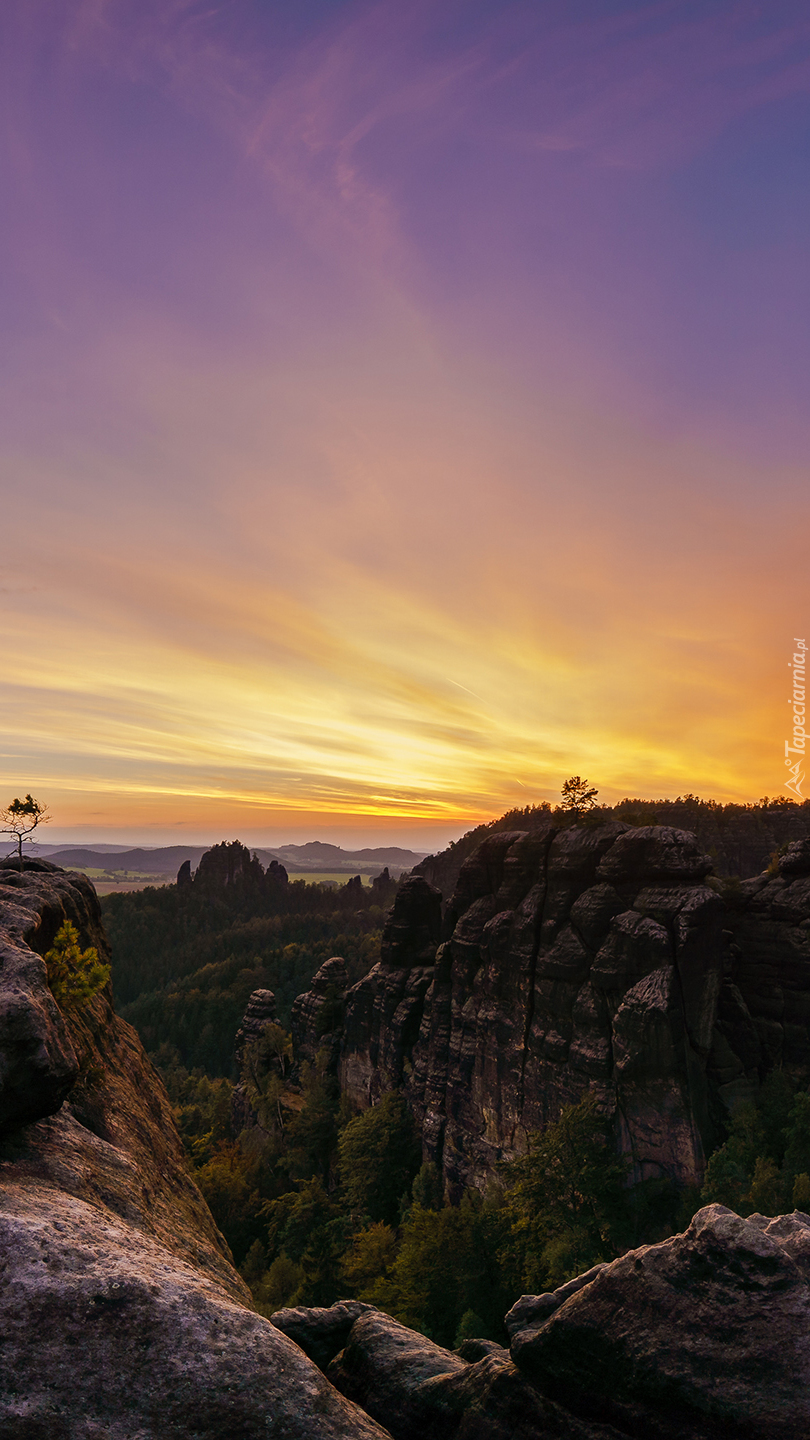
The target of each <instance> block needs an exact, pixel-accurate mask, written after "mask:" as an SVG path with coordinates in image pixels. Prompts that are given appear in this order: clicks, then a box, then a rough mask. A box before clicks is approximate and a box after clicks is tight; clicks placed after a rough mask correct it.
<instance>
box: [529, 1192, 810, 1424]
mask: <svg viewBox="0 0 810 1440" xmlns="http://www.w3.org/2000/svg"><path fill="white" fill-rule="evenodd" d="M809 1282H810V1216H807V1215H803V1214H799V1213H796V1212H794V1214H793V1215H783V1216H780V1217H778V1218H776V1219H769V1218H768V1217H766V1216H763V1215H752V1216H749V1218H748V1219H747V1220H741V1219H740V1217H739V1216H737V1215H734V1214H733V1213H732V1212H731V1211H730V1210H726V1209H724V1208H723V1206H721V1205H710V1206H708V1207H707V1208H706V1209H704V1210H701V1211H699V1212H698V1214H697V1215H696V1216H695V1218H694V1220H693V1221H692V1223H691V1225H690V1226H689V1229H688V1230H687V1231H686V1232H685V1234H683V1235H676V1236H673V1237H672V1238H671V1239H670V1240H665V1241H664V1242H663V1243H661V1244H659V1245H648V1246H644V1247H643V1248H642V1249H640V1250H633V1251H630V1253H629V1254H627V1255H623V1256H622V1257H621V1259H619V1260H614V1261H613V1263H612V1264H611V1265H606V1266H603V1267H601V1268H600V1270H599V1273H598V1274H597V1275H595V1276H594V1277H593V1279H592V1280H591V1282H590V1283H589V1284H587V1285H584V1286H582V1287H581V1288H580V1289H578V1291H577V1292H576V1293H575V1294H573V1295H572V1296H570V1298H568V1299H567V1300H566V1301H565V1302H564V1303H563V1304H562V1305H561V1306H559V1307H557V1308H555V1310H554V1312H553V1313H552V1314H551V1316H550V1317H549V1318H548V1319H546V1320H543V1319H542V1318H541V1319H540V1322H539V1323H535V1324H532V1325H530V1326H529V1327H527V1328H525V1329H519V1330H518V1331H517V1332H516V1333H515V1334H514V1335H513V1337H512V1345H511V1353H512V1358H513V1360H514V1361H515V1362H516V1364H517V1365H518V1367H519V1368H520V1370H521V1371H522V1372H523V1373H524V1374H526V1375H527V1376H529V1377H530V1378H532V1379H533V1380H534V1381H535V1382H536V1383H538V1384H539V1385H541V1386H542V1388H543V1391H544V1392H545V1393H546V1394H548V1395H550V1396H551V1397H552V1398H554V1399H555V1400H557V1402H558V1403H561V1404H563V1405H565V1407H566V1408H568V1409H571V1410H573V1411H574V1412H575V1413H577V1414H579V1415H580V1416H583V1417H585V1418H597V1419H599V1420H600V1421H607V1422H609V1423H610V1424H612V1425H614V1426H616V1428H617V1429H618V1430H619V1431H620V1432H621V1433H628V1434H631V1435H650V1434H654V1435H657V1436H661V1437H662V1440H683V1437H689V1440H691V1437H701V1440H703V1437H706V1440H708V1437H714V1436H715V1435H717V1436H726V1435H734V1436H739V1437H741V1440H754V1437H756V1440H797V1437H798V1436H800V1435H807V1434H809V1433H810V1283H809Z"/></svg>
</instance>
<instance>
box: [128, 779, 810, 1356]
mask: <svg viewBox="0 0 810 1440" xmlns="http://www.w3.org/2000/svg"><path fill="white" fill-rule="evenodd" d="M688 798H689V799H690V800H691V799H692V798H693V797H688ZM696 803H698V804H701V803H704V804H705V803H706V802H696ZM628 806H629V802H628ZM715 808H719V809H721V810H722V808H723V807H715ZM742 808H743V807H735V809H736V810H740V809H742ZM751 808H753V809H757V808H758V807H751ZM779 808H782V809H784V807H779ZM790 812H791V813H790V814H787V812H786V822H787V823H789V825H790V827H791V828H793V827H795V824H796V819H797V814H796V812H798V816H799V818H800V819H801V821H802V822H803V828H804V827H806V825H807V814H806V812H805V808H804V807H798V806H791V807H790ZM625 818H626V816H625ZM527 819H528V820H530V811H528V810H527V811H523V812H512V813H511V814H510V815H509V816H508V817H504V818H503V820H502V821H496V822H493V824H492V825H491V826H482V827H478V829H477V830H476V831H474V832H471V834H470V836H469V837H467V836H465V837H464V839H463V841H460V842H457V845H458V846H459V847H461V848H462V849H463V851H464V852H465V853H470V852H471V851H472V850H473V849H474V848H475V845H476V844H477V843H478V840H479V839H481V838H484V837H485V836H486V834H488V833H490V832H491V831H492V830H494V829H497V828H510V827H511V826H514V825H515V824H516V823H522V824H526V822H527ZM713 819H714V820H715V821H716V816H715V817H713ZM753 819H754V821H755V823H756V825H757V826H759V827H760V829H762V827H763V824H764V823H766V822H767V824H768V825H769V826H770V825H771V822H770V820H769V819H768V817H767V816H766V817H765V821H763V817H762V816H761V815H756V816H754V817H753ZM639 823H649V816H648V815H647V814H644V815H642V816H640V817H639ZM737 823H738V822H737V817H735V824H737ZM771 828H772V827H771ZM789 833H790V832H789ZM454 848H456V847H451V851H452V850H453V849H454ZM445 853H447V852H445ZM209 854H210V855H213V856H215V857H217V864H218V865H219V872H217V865H216V864H213V863H211V864H209V866H208V872H207V873H208V879H207V880H206V871H205V867H203V866H202V864H201V871H202V878H201V879H198V878H195V882H194V883H193V884H184V885H179V886H177V887H164V888H160V889H146V890H142V891H140V892H132V893H119V894H114V895H110V896H107V897H105V898H104V899H103V900H102V910H103V915H104V921H105V925H106V928H107V932H108V935H109V938H110V941H111V944H112V952H113V985H114V989H115V997H116V1005H117V1008H118V1010H119V1013H120V1014H121V1015H122V1016H123V1018H124V1019H126V1020H129V1021H130V1022H131V1023H132V1024H133V1025H134V1026H135V1027H136V1029H137V1030H138V1032H139V1034H140V1036H141V1039H142V1041H143V1043H144V1045H145V1047H146V1048H147V1050H148V1051H149V1053H150V1058H151V1059H152V1061H153V1063H154V1064H155V1066H156V1068H157V1069H158V1071H159V1073H160V1075H161V1077H162V1079H163V1081H164V1084H165V1085H166V1088H167V1090H168V1093H169V1096H170V1099H171V1102H172V1105H173V1107H174V1113H175V1118H176V1121H177V1125H178V1128H179V1130H180V1133H181V1135H182V1137H183V1140H184V1143H185V1146H186V1149H187V1153H188V1156H189V1160H190V1164H191V1166H192V1170H193V1173H194V1178H195V1179H196V1181H197V1183H198V1185H199V1186H200V1189H201V1190H202V1192H203V1195H204V1196H205V1199H206V1201H207V1202H208V1205H209V1207H210V1209H211V1212H212V1214H213V1216H214V1219H215V1220H216V1223H217V1225H218V1226H219V1228H220V1229H221V1231H222V1232H223V1234H224V1235H225V1237H226V1239H227V1241H228V1243H229V1245H230V1247H231V1249H232V1251H233V1255H234V1259H235V1263H236V1265H237V1266H238V1267H239V1269H240V1272H241V1274H242V1275H243V1277H244V1279H245V1280H246V1282H247V1283H248V1285H249V1286H250V1288H251V1291H252V1294H253V1297H254V1301H255V1304H256V1306H257V1309H258V1310H259V1311H260V1312H261V1313H263V1314H265V1315H268V1316H269V1315H271V1314H272V1313H273V1312H274V1311H275V1310H278V1309H280V1308H282V1307H284V1306H288V1305H307V1306H321V1305H329V1304H331V1303H332V1302H333V1301H334V1300H336V1299H338V1298H350V1297H353V1298H356V1299H359V1300H363V1301H367V1302H369V1303H370V1304H373V1305H376V1306H377V1307H379V1308H380V1309H382V1310H385V1311H386V1312H387V1313H389V1314H391V1315H393V1316H394V1317H395V1318H396V1319H398V1320H400V1321H402V1322H403V1323H404V1324H405V1325H407V1326H409V1327H410V1328H412V1329H416V1330H420V1331H422V1332H423V1333H424V1334H426V1335H428V1336H429V1337H430V1338H432V1339H433V1340H435V1341H436V1342H437V1343H438V1344H440V1345H443V1346H446V1347H451V1348H452V1347H456V1346H458V1345H459V1344H461V1343H462V1342H463V1340H464V1339H466V1338H469V1337H472V1336H476V1337H485V1338H489V1339H492V1340H496V1341H499V1342H501V1343H503V1342H504V1340H505V1332H504V1330H503V1318H502V1317H503V1316H504V1314H505V1313H506V1311H507V1310H508V1309H509V1308H510V1306H511V1305H512V1304H513V1303H514V1301H515V1299H516V1298H517V1297H518V1296H519V1295H521V1294H522V1293H540V1292H542V1291H545V1290H548V1289H553V1288H555V1287H556V1286H557V1285H559V1284H561V1283H562V1282H563V1281H565V1280H566V1279H568V1278H570V1277H572V1276H575V1275H577V1274H580V1273H581V1272H583V1271H584V1270H586V1269H588V1268H589V1267H590V1266H591V1265H593V1264H595V1263H597V1262H598V1261H602V1260H610V1259H612V1258H614V1257H615V1256H617V1255H619V1254H621V1253H622V1252H623V1251H625V1250H627V1249H628V1248H631V1247H634V1246H637V1245H639V1244H642V1243H647V1242H649V1241H655V1240H660V1239H663V1238H665V1236H666V1235H668V1234H673V1233H676V1232H677V1231H678V1230H680V1229H683V1228H684V1226H685V1225H686V1224H687V1223H688V1221H689V1220H690V1218H691V1216H692V1214H693V1212H694V1211H695V1210H696V1209H697V1208H698V1206H699V1205H700V1204H706V1203H710V1202H712V1201H718V1202H720V1203H721V1204H724V1205H727V1206H729V1207H730V1208H732V1209H734V1210H736V1211H737V1213H738V1214H741V1215H747V1214H750V1213H752V1212H754V1211H760V1212H762V1213H765V1214H772V1215H773V1214H779V1213H782V1212H784V1211H785V1210H791V1209H793V1208H797V1209H799V1210H808V1209H810V1094H808V1093H807V1092H806V1091H805V1090H803V1089H799V1090H795V1089H794V1087H793V1086H792V1085H791V1083H790V1082H789V1080H788V1078H787V1076H786V1075H785V1073H784V1072H783V1071H782V1070H775V1071H774V1072H773V1073H772V1074H771V1075H769V1077H768V1079H767V1080H766V1082H765V1083H764V1085H763V1086H762V1089H761V1091H760V1094H759V1097H758V1099H757V1102H756V1104H748V1105H742V1106H740V1107H739V1108H738V1109H737V1110H736V1112H735V1114H734V1118H733V1121H732V1124H731V1130H730V1133H729V1134H728V1137H727V1138H726V1140H725V1143H724V1144H722V1145H721V1146H720V1148H719V1149H717V1150H716V1151H715V1153H714V1154H713V1155H712V1156H711V1158H710V1160H709V1164H708V1168H707V1171H706V1175H705V1181H704V1184H703V1187H702V1190H701V1191H700V1192H697V1191H695V1192H689V1193H684V1192H682V1193H680V1194H677V1195H676V1194H674V1193H673V1192H672V1191H671V1189H670V1190H669V1191H668V1192H666V1193H664V1191H663V1190H662V1185H661V1182H647V1183H646V1184H641V1185H635V1186H633V1187H630V1186H629V1185H628V1183H627V1179H628V1175H627V1165H626V1162H625V1161H624V1160H622V1159H620V1158H618V1157H617V1156H616V1153H615V1149H614V1146H613V1143H612V1137H611V1136H610V1135H609V1134H608V1131H607V1127H606V1126H605V1124H604V1122H603V1120H602V1119H601V1117H600V1115H599V1113H598V1111H597V1109H596V1106H595V1103H594V1101H593V1099H592V1098H591V1097H590V1096H586V1097H585V1099H584V1100H582V1101H581V1102H580V1103H579V1104H578V1105H575V1106H569V1107H568V1108H566V1109H564V1110H563V1112H562V1114H561V1115H560V1118H559V1119H558V1121H557V1123H556V1124H552V1125H550V1126H549V1127H548V1128H547V1129H546V1130H545V1131H544V1132H543V1133H542V1134H536V1135H534V1136H532V1137H530V1143H529V1150H528V1153H527V1154H525V1155H523V1156H521V1157H520V1158H518V1159H516V1160H513V1161H510V1162H505V1163H503V1164H502V1165H501V1166H500V1168H499V1173H498V1175H497V1178H496V1179H495V1180H494V1181H493V1182H492V1183H491V1184H490V1186H489V1188H488V1190H487V1193H486V1194H481V1193H480V1192H479V1191H477V1190H476V1191H472V1190H471V1191H468V1192H467V1193H466V1194H465V1195H464V1196H463V1198H462V1199H461V1202H460V1203H459V1204H458V1205H449V1204H447V1203H445V1202H444V1200H443V1195H442V1181H441V1175H440V1173H439V1171H438V1170H437V1168H436V1166H435V1165H432V1164H422V1163H421V1146H420V1143H419V1137H418V1136H417V1134H416V1133H415V1130H414V1127H413V1124H412V1121H411V1117H410V1115H409V1112H408V1110H407V1107H406V1105H405V1102H404V1100H403V1099H402V1097H401V1096H400V1095H399V1094H398V1093H396V1092H394V1093H389V1094H386V1095H385V1096H383V1097H382V1099H381V1100H380V1101H379V1103H377V1104H376V1105H375V1106H373V1107H372V1108H371V1109H368V1110H365V1111H363V1112H362V1113H359V1114H358V1113H355V1112H353V1111H352V1110H351V1109H350V1107H349V1106H348V1105H347V1103H346V1100H345V1098H342V1097H341V1095H340V1094H339V1093H338V1088H337V1083H336V1081H335V1080H334V1079H333V1078H332V1076H331V1074H330V1073H329V1067H328V1043H327V1042H328V1037H329V1035H330V1034H331V1033H332V1032H333V1031H334V1030H335V1029H336V1028H337V1025H338V1023H339V1019H340V1015H339V1008H340V1004H341V1001H340V997H339V995H337V994H336V993H335V994H332V993H329V992H327V994H326V996H325V997H324V1001H323V1005H322V1007H321V1010H320V1012H319V1014H318V1017H317V1025H316V1029H317V1031H318V1033H319V1034H320V1035H321V1036H322V1037H323V1040H324V1048H323V1050H322V1051H320V1052H319V1053H318V1054H317V1055H316V1057H315V1060H314V1063H312V1064H309V1065H306V1064H302V1065H300V1066H298V1065H294V1063H293V1054H292V1043H291V1039H290V1035H289V1028H288V1027H289V1017H290V1009H291V1006H292V1003H293V1001H294V999H295V997H296V996H297V995H298V994H299V993H301V992H302V991H304V990H306V989H307V987H308V985H309V982H310V980H311V979H312V976H313V974H314V973H315V971H316V970H317V969H318V968H319V966H320V965H321V964H322V963H323V962H324V961H325V960H326V959H328V958H329V957H330V956H333V955H341V956H343V957H344V959H345V961H346V965H347V970H348V974H349V978H350V981H356V980H358V979H360V978H361V977H362V976H363V975H365V974H366V973H367V972H368V970H369V969H370V968H371V966H372V965H373V964H374V963H375V962H376V960H377V958H378V956H379V948H380V937H381V932H382V926H383V923H384V920H385V915H386V913H387V911H388V909H389V907H390V906H391V904H392V902H393V899H394V896H395V894H396V890H397V886H396V883H395V882H393V881H391V880H390V879H389V878H388V876H387V873H385V872H384V874H383V875H382V876H380V877H378V879H377V880H375V881H374V883H373V885H372V886H371V887H370V888H366V887H364V886H363V885H362V884H361V883H360V882H359V879H358V880H351V881H349V883H348V884H347V885H344V886H342V887H340V888H339V889H332V890H327V889H324V888H323V887H321V886H318V885H313V884H307V883H306V882H304V881H296V882H293V883H289V882H287V879H286V876H283V879H282V877H280V876H276V877H273V879H272V883H268V881H267V877H265V876H264V874H263V872H262V870H261V866H258V862H251V861H250V856H249V852H248V851H246V850H245V849H244V847H242V846H240V845H238V842H233V844H232V845H222V846H217V847H214V850H213V851H212V852H209ZM206 858H207V857H206ZM235 859H236V860H237V861H238V862H239V863H238V864H237V872H238V875H239V880H240V883H238V884H237V883H229V884H222V883H217V873H219V877H220V880H221V879H222V875H223V874H225V873H226V871H227V873H228V874H230V875H231V879H232V880H233V875H234V860H235ZM438 860H441V857H438ZM226 862H227V864H226ZM423 864H424V866H425V869H427V868H428V866H429V864H430V862H423ZM240 867H241V868H240ZM420 868H421V867H420ZM261 989H267V990H272V991H273V992H274V994H275V997H276V1015H277V1020H274V1021H273V1022H271V1023H268V1024H266V1025H264V1026H263V1028H262V1030H261V1033H260V1035H259V1036H258V1037H257V1038H254V1039H251V1040H249V1041H248V1043H247V1044H246V1045H244V1047H243V1048H242V1051H241V1056H240V1066H239V1069H238V1071H237V1069H236V1067H235V1061H234V1039H235V1035H236V1032H237V1030H238V1028H239V1025H240V1021H241V1019H242V1016H243V1014H244V1011H245V1008H246V1005H247V1002H248V999H249V997H250V995H251V994H252V993H253V992H254V991H256V990H261ZM237 1086H239V1087H240V1090H241V1093H242V1094H243V1096H244V1097H246V1099H247V1102H248V1109H249V1119H248V1123H247V1124H246V1125H245V1124H244V1123H239V1122H237V1121H235V1118H234V1117H235V1116H238V1115H242V1117H243V1119H244V1105H243V1106H242V1107H241V1109H240V1106H239V1104H236V1105H235V1104H234V1090H235V1088H236V1087H237Z"/></svg>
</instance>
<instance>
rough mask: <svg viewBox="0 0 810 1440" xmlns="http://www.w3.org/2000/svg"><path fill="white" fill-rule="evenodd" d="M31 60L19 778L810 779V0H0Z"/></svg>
mask: <svg viewBox="0 0 810 1440" xmlns="http://www.w3.org/2000/svg"><path fill="white" fill-rule="evenodd" d="M0 55H2V60H0V66H2V73H1V74H0V91H1V93H2V107H3V127H2V133H3V145H2V176H1V177H0V183H1V184H2V205H0V244H2V256H3V259H2V266H1V267H0V311H1V314H2V336H3V341H2V345H0V366H1V367H2V385H0V420H1V423H0V477H1V478H0V486H2V496H1V498H0V504H1V508H0V534H1V535H2V543H1V544H0V589H1V590H2V597H3V605H2V611H1V612H0V614H1V616H2V618H1V619H0V627H1V629H0V650H1V651H2V665H1V666H0V804H7V803H8V801H9V800H10V799H11V798H12V796H14V795H17V794H23V793H25V792H26V791H31V792H33V794H34V795H35V796H36V797H37V798H39V799H41V800H43V801H44V802H46V803H47V804H48V807H49V809H50V811H51V813H52V816H53V822H52V824H51V826H50V830H49V833H48V834H47V836H46V837H45V838H47V839H48V840H51V839H53V838H55V839H62V838H77V839H78V838H84V839H87V840H109V841H114V840H122V841H129V840H132V841H138V840H140V841H144V840H145V841H149V842H151V843H155V844H157V843H177V842H179V841H181V840H188V841H201V842H207V841H209V840H218V839H221V838H232V837H233V836H236V835H238V836H239V837H240V838H241V839H243V840H245V841H247V842H248V843H254V844H258V843H262V842H264V843H273V842H283V841H285V840H307V839H313V838H322V839H333V840H336V841H338V843H342V844H367V843H376V844H383V843H402V844H411V845H414V846H415V847H417V848H435V847H436V846H437V845H439V844H444V843H445V842H446V840H448V839H449V838H450V837H452V836H456V835H459V834H460V833H462V832H463V831H464V830H466V829H468V828H469V827H470V826H471V825H472V824H475V823H477V822H478V821H479V820H481V819H487V818H491V817H493V816H495V815H498V814H500V813H502V812H503V811H504V810H505V809H507V808H509V807H511V806H513V805H525V804H527V803H529V802H537V801H540V800H551V801H552V802H556V800H557V799H558V798H559V791H560V786H561V784H562V782H563V780H564V779H565V778H566V777H567V776H569V775H571V774H572V773H579V774H581V775H584V776H587V777H588V778H589V779H590V781H591V783H592V784H594V785H597V786H598V787H599V792H600V798H601V799H604V800H617V799H619V798H621V797H622V796H624V795H646V796H656V797H658V796H673V797H674V796H675V795H678V794H683V793H685V792H687V791H693V792H696V793H698V794H700V795H704V796H712V797H714V798H716V799H721V800H729V799H736V800H755V799H757V798H759V797H760V796H761V795H763V794H769V795H777V794H780V793H782V794H785V793H787V792H786V791H785V790H784V788H783V786H784V781H785V779H786V778H787V775H786V772H785V766H784V742H785V739H786V738H787V735H788V733H789V730H788V718H789V714H790V710H789V704H788V702H789V700H790V690H789V684H788V682H789V673H788V664H789V662H790V659H791V655H792V652H793V649H794V645H793V640H794V636H798V637H806V631H807V630H808V629H810V606H808V588H809V587H808V549H809V548H810V526H809V525H808V518H809V517H808V510H810V484H809V483H808V479H809V477H808V454H809V453H810V451H809V448H808V441H809V440H810V404H808V401H809V400H810V395H809V394H808V391H809V390H810V383H809V382H810V266H809V265H808V259H809V257H810V10H809V9H808V6H807V4H806V3H804V0H795V3H783V0H768V3H764V0H763V3H735V0H721V3H712V0H700V3H694V4H693V3H690V0H660V3H654V4H632V3H616V0H570V3H566V0H553V3H552V0H548V3H546V0H531V3H509V0H497V3H496V0H461V3H453V0H432V3H427V0H424V3H423V0H418V3H417V0H393V3H387V0H386V3H362V4H361V3H354V0H225V3H220V4H217V3H212V0H206V3H198V0H6V3H5V4H4V5H3V7H2V18H0ZM806 638H810V637H806ZM805 793H806V794H807V795H810V783H808V784H807V786H806V790H805Z"/></svg>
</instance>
